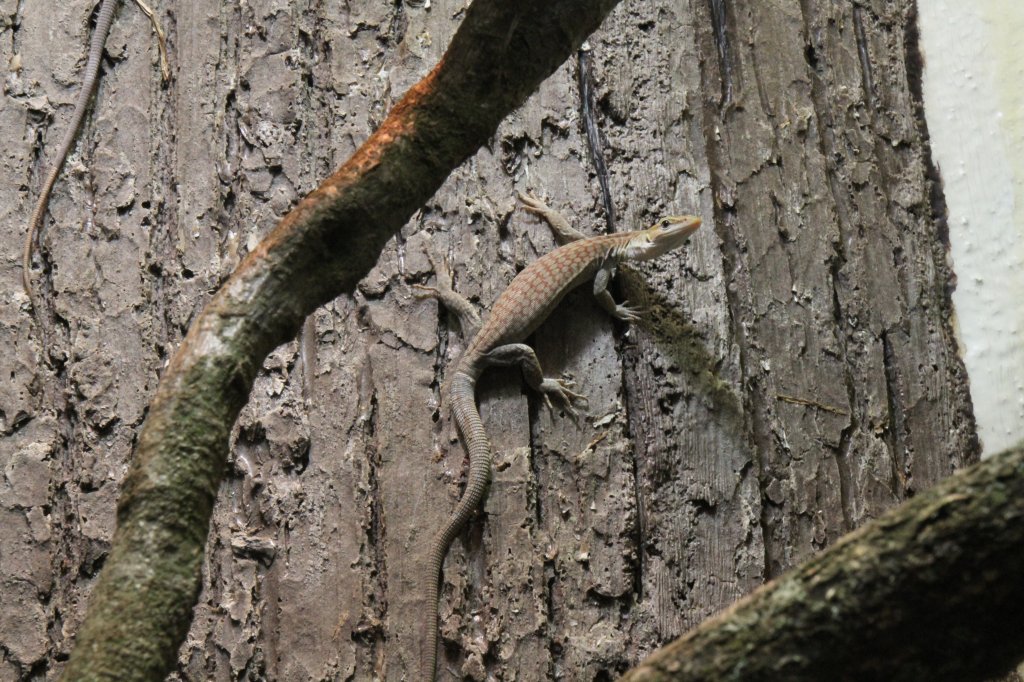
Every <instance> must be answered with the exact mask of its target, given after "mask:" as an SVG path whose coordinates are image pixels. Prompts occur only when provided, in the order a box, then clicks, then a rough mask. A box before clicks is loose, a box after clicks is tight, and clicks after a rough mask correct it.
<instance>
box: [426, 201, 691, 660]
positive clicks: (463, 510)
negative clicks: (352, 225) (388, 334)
mask: <svg viewBox="0 0 1024 682" xmlns="http://www.w3.org/2000/svg"><path fill="white" fill-rule="evenodd" d="M520 199H521V200H522V201H523V204H524V206H525V208H526V209H527V210H529V211H531V212H533V213H536V214H538V215H540V216H541V217H543V218H545V219H546V220H547V221H548V223H549V224H550V225H551V226H552V228H553V229H555V230H556V232H558V233H559V235H560V236H561V238H562V239H563V240H570V239H576V240H577V241H572V242H571V243H569V244H566V245H565V246H562V247H560V248H558V249H556V250H554V251H552V252H551V253H549V254H547V255H545V256H543V257H542V258H540V259H539V260H537V261H535V262H534V263H533V264H531V265H530V266H528V267H527V268H526V269H525V270H523V271H522V272H520V273H519V274H518V275H517V276H516V277H515V279H513V280H512V283H511V284H510V285H509V286H508V288H507V289H506V290H505V291H504V292H503V293H502V294H501V296H499V297H498V300H497V301H496V302H495V304H494V307H493V309H492V310H491V315H490V317H489V318H488V319H487V322H486V323H485V324H484V325H483V326H482V327H481V328H480V330H479V331H478V332H477V333H476V335H475V336H474V337H473V340H472V341H471V342H470V344H469V347H468V348H466V350H465V352H464V353H463V355H462V357H461V358H460V360H459V362H458V364H457V365H456V367H455V371H454V373H453V376H452V377H451V379H450V380H449V382H448V385H447V403H448V405H450V406H451V409H452V413H453V415H454V417H455V423H456V425H457V426H458V429H459V433H461V434H462V438H463V441H464V445H465V448H466V451H467V452H468V453H469V478H468V480H467V483H466V490H465V492H464V493H463V496H462V499H461V500H459V503H458V505H457V506H456V507H455V511H454V513H453V514H452V516H451V518H449V520H448V522H447V523H446V524H445V526H444V527H443V528H442V529H441V531H440V532H439V533H438V534H437V536H436V537H435V539H434V542H433V544H432V545H431V549H430V554H429V557H428V561H427V567H426V569H425V571H424V572H423V574H422V575H421V576H420V581H421V585H420V591H421V593H422V594H423V597H424V600H425V601H426V604H427V616H426V619H425V622H424V625H423V636H422V646H423V648H422V650H421V654H420V671H421V678H422V679H425V680H433V679H435V677H434V676H435V671H436V667H437V643H438V641H437V640H438V631H437V612H438V606H437V601H438V590H439V587H440V581H441V568H442V566H443V564H444V558H445V556H446V555H447V554H448V549H449V548H450V547H451V544H452V542H453V541H454V540H455V538H456V536H458V534H459V533H460V532H461V531H462V529H463V527H465V525H466V523H467V522H468V521H469V519H470V517H471V516H472V515H473V513H474V511H476V509H477V508H478V507H479V506H480V503H481V502H482V501H483V498H484V495H485V494H486V492H487V486H488V484H489V483H490V479H491V464H492V454H491V444H490V442H489V441H488V440H487V433H486V432H485V431H484V425H483V422H482V421H481V419H480V413H479V412H478V411H477V408H476V397H475V392H476V382H477V379H478V378H479V377H480V375H481V374H482V373H483V371H484V369H486V368H487V367H488V366H492V365H512V364H518V365H520V367H521V368H522V370H523V376H524V378H525V379H526V382H527V384H529V385H530V387H531V388H533V389H534V390H536V391H538V392H539V393H540V394H541V396H542V397H543V398H544V401H545V402H546V403H547V405H548V406H549V407H550V406H551V402H550V399H549V396H551V395H554V396H555V397H556V398H558V399H559V400H560V401H561V402H563V403H565V405H566V406H567V408H568V410H569V411H570V412H572V405H571V402H572V401H573V400H582V399H583V396H581V395H579V394H577V393H574V392H573V391H572V390H570V389H571V385H569V384H566V383H565V382H562V381H560V380H558V379H550V378H545V377H544V375H543V372H542V370H541V367H540V363H539V362H537V356H536V355H534V353H533V349H531V348H530V347H529V346H527V345H525V344H523V343H520V341H522V340H523V339H525V338H526V337H528V336H529V335H530V334H531V333H532V332H533V331H534V330H535V329H536V328H537V327H538V326H539V325H540V324H541V323H542V322H543V321H544V320H545V319H546V318H547V316H548V315H549V314H550V313H551V311H552V310H554V308H555V306H557V305H558V303H559V302H560V301H561V300H562V299H563V298H564V297H565V295H566V294H567V293H569V292H570V291H571V290H572V289H574V288H576V287H577V286H579V285H580V284H582V283H583V282H584V281H586V280H588V279H590V278H591V277H594V293H595V295H596V296H597V299H598V302H599V303H601V305H602V307H604V308H605V309H606V310H608V311H609V312H610V313H611V314H612V315H613V316H615V317H617V318H618V319H620V320H623V321H633V320H636V319H637V318H638V315H639V312H638V311H637V310H635V309H633V308H631V307H630V306H629V305H627V304H622V305H619V304H616V303H615V301H614V300H613V299H612V297H611V295H610V294H609V293H608V291H607V285H608V282H609V281H610V279H611V276H612V275H613V274H614V271H615V265H616V264H617V263H619V262H622V261H626V260H646V259H649V258H655V257H657V256H659V255H661V254H662V253H666V252H667V251H669V250H671V249H674V248H677V247H679V246H681V245H682V244H683V242H685V241H686V239H687V238H688V237H689V236H690V234H692V233H693V231H694V230H696V229H697V228H698V227H699V226H700V218H696V217H693V216H668V217H665V218H662V219H661V220H659V221H658V222H657V223H655V225H654V226H652V227H651V228H649V229H647V230H640V231H637V232H622V233H616V234H610V235H602V236H598V237H589V238H580V235H579V233H576V232H575V231H573V230H572V228H569V227H568V223H566V221H565V220H564V219H563V218H561V216H559V215H558V214H557V213H555V212H554V211H552V210H551V209H549V208H548V207H547V206H545V205H544V204H543V203H541V202H540V201H539V200H537V199H534V198H533V197H523V196H520ZM435 270H438V271H439V272H438V273H437V274H438V282H439V286H438V288H437V289H429V288H425V287H423V289H424V291H426V292H428V293H429V294H430V295H433V296H435V297H436V298H438V299H439V300H440V301H441V302H442V303H444V304H445V306H446V307H448V308H450V309H452V310H454V311H455V312H456V313H457V314H458V315H459V317H460V319H461V320H462V326H463V331H464V333H465V332H467V331H468V330H469V328H472V327H476V326H477V324H476V316H475V313H473V312H472V309H471V307H470V306H469V304H468V302H466V301H465V299H462V298H461V297H459V296H458V295H457V294H455V292H453V291H452V290H451V288H450V287H449V286H448V285H447V283H446V282H444V281H443V278H442V276H441V272H440V268H438V267H437V265H436V264H435Z"/></svg>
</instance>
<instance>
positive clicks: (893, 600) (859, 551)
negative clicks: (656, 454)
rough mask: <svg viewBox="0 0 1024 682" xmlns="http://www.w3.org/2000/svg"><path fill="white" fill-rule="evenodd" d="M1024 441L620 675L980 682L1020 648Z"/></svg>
mask: <svg viewBox="0 0 1024 682" xmlns="http://www.w3.org/2000/svg"><path fill="white" fill-rule="evenodd" d="M1022 546H1024V449H1021V448H1015V449H1013V450H1009V451H1006V452H1003V453H1000V454H998V455H995V456H993V457H991V458H989V459H988V460H986V461H984V462H982V463H980V464H976V465H974V466H972V467H970V468H969V469H967V470H965V471H962V472H960V473H958V474H957V475H955V476H952V477H950V478H948V479H946V480H945V481H943V482H942V483H941V484H939V485H937V486H935V487H934V488H932V489H930V490H928V491H927V492H925V493H923V494H921V495H918V496H916V497H915V498H914V499H913V500H911V501H910V502H907V503H906V504H904V505H901V506H900V507H898V508H896V509H895V510H893V511H891V512H889V513H887V514H885V515H884V516H882V517H881V518H880V519H878V520H877V521H873V522H871V523H869V524H867V525H865V526H864V527H862V528H861V529H859V530H857V531H854V532H853V533H849V534H848V535H846V536H844V537H843V538H842V540H840V541H839V542H838V543H836V544H835V545H834V546H833V547H831V548H829V549H828V550H826V551H825V552H822V553H821V554H818V555H817V556H815V557H812V558H811V559H809V560H808V561H805V562H804V563H803V564H801V565H800V567H799V568H798V569H796V570H794V571H791V572H790V573H788V574H786V575H784V576H782V577H781V578H778V579H776V580H774V581H772V582H770V583H768V584H767V585H765V586H764V587H762V588H760V589H758V590H756V591H755V592H754V593H753V594H751V595H749V596H748V597H745V598H743V599H742V600H740V601H739V602H737V603H736V604H734V605H733V606H732V607H730V608H729V609H728V610H726V611H725V612H724V613H722V614H720V615H718V616H716V617H714V618H711V619H709V620H708V621H706V622H705V623H703V624H701V625H700V626H699V627H698V628H696V629H695V630H693V631H692V632H689V633H687V634H686V636H684V637H681V638H680V639H678V640H677V641H675V642H673V643H672V644H670V645H669V646H666V647H664V648H663V649H661V650H659V651H658V652H657V653H656V654H655V655H653V656H651V657H650V659H648V660H647V661H644V663H643V664H642V665H640V666H638V667H637V668H636V669H635V670H631V671H630V672H629V673H628V674H627V675H626V676H625V677H624V678H623V680H625V681H627V682H629V681H632V682H641V681H642V682H659V681H662V680H674V681H675V682H686V680H695V681H696V680H737V681H738V680H743V681H744V682H754V681H756V680H792V681H793V682H801V681H803V680H807V681H808V682H810V681H812V680H815V681H816V680H826V679H827V680H892V681H893V682H901V681H903V680H906V681H907V682H916V681H917V680H965V681H970V680H986V679H990V678H991V677H992V676H993V675H998V674H1002V673H1006V672H1008V671H1009V670H1010V669H1011V668H1012V667H1013V665H1014V664H1016V663H1017V662H1018V661H1019V660H1020V659H1021V658H1022V657H1024V643H1022V642H1021V638H1020V633H1021V631H1022V628H1024V581H1021V580H1020V576H1021V575H1022V572H1024V552H1022V551H1021V547H1022Z"/></svg>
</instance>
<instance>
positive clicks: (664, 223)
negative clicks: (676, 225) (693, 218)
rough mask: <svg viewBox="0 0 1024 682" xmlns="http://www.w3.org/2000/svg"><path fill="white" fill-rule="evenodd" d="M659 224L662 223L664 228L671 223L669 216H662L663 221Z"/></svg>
mask: <svg viewBox="0 0 1024 682" xmlns="http://www.w3.org/2000/svg"><path fill="white" fill-rule="evenodd" d="M659 224H660V225H661V227H662V228H666V227H668V226H669V225H670V224H671V222H670V221H669V219H668V218H662V219H661V222H660V223H659Z"/></svg>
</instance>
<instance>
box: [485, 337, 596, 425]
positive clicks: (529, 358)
mask: <svg viewBox="0 0 1024 682" xmlns="http://www.w3.org/2000/svg"><path fill="white" fill-rule="evenodd" d="M486 359H487V364H489V365H499V366H509V365H519V367H520V369H521V370H522V372H523V379H524V380H525V381H526V385H527V386H529V387H530V388H532V389H533V390H535V391H537V392H538V393H540V395H541V397H542V398H543V399H544V404H546V405H547V406H548V409H549V410H551V409H554V408H553V407H552V405H551V398H550V396H552V395H553V396H555V397H556V398H557V399H558V400H559V402H561V403H562V405H563V406H564V407H565V409H566V411H567V412H568V413H569V414H570V416H572V417H573V418H575V417H576V409H575V408H574V407H573V402H583V403H585V402H587V398H586V396H584V395H582V394H580V393H576V392H575V391H573V390H572V388H573V384H572V382H569V381H564V380H562V379H553V378H550V377H545V376H544V371H543V370H542V369H541V367H540V361H539V360H537V354H536V353H534V352H533V349H532V348H530V347H529V346H527V345H526V344H525V343H509V344H506V345H504V346H498V347H497V348H495V349H493V350H491V352H489V353H488V354H487V355H486Z"/></svg>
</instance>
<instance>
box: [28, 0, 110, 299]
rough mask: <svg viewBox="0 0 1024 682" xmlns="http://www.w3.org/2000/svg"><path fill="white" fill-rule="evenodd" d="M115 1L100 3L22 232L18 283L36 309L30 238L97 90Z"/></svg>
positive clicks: (34, 232)
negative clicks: (59, 136)
mask: <svg viewBox="0 0 1024 682" xmlns="http://www.w3.org/2000/svg"><path fill="white" fill-rule="evenodd" d="M117 2H118V0H103V4H102V5H100V13H99V16H97V17H96V30H95V31H93V34H92V42H91V43H90V44H89V61H88V62H86V64H85V70H84V71H83V72H82V74H83V75H82V89H81V91H79V93H78V101H77V102H76V103H75V110H74V112H72V114H71V120H70V121H69V122H68V129H67V131H65V133H64V139H63V140H62V141H61V143H60V148H59V149H58V150H57V157H56V158H55V159H54V161H53V166H51V167H50V173H49V175H47V176H46V182H44V183H43V189H42V191H41V192H40V193H39V200H38V201H37V202H36V208H35V210H34V211H32V219H31V220H30V221H29V223H28V232H27V233H26V234H25V245H24V248H23V249H22V254H21V282H22V284H23V285H24V287H25V293H26V294H28V298H29V300H30V301H31V302H32V307H33V308H35V302H36V301H35V293H34V292H33V290H32V241H33V239H34V238H35V234H36V232H38V231H39V225H40V224H42V222H43V215H44V214H45V213H46V207H47V205H48V204H49V203H50V192H52V191H53V185H54V183H55V182H57V176H59V175H60V169H61V168H63V167H64V161H65V160H66V159H67V158H68V152H70V151H71V146H72V145H73V144H74V143H75V137H77V136H78V129H79V128H81V127H82V119H83V118H85V111H86V109H88V108H89V100H90V99H92V93H93V90H95V89H96V80H97V76H98V75H99V71H100V60H101V59H102V58H103V45H104V43H106V42H107V33H109V32H110V24H111V23H112V22H113V21H114V8H115V7H117Z"/></svg>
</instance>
